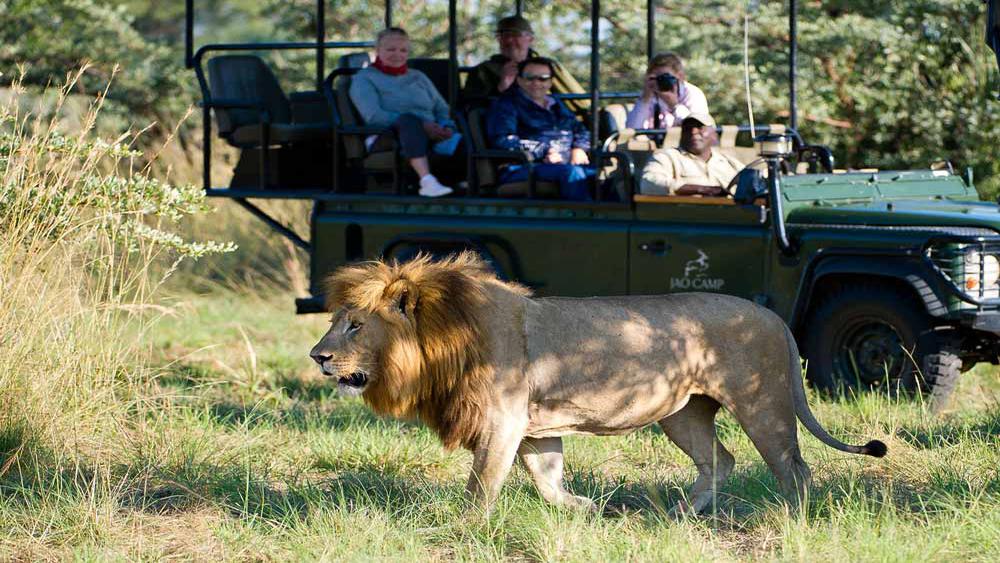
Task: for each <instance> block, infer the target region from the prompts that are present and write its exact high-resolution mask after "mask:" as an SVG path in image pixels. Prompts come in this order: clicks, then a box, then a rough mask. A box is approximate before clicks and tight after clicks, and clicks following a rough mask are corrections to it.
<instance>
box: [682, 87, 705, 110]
mask: <svg viewBox="0 0 1000 563" xmlns="http://www.w3.org/2000/svg"><path fill="white" fill-rule="evenodd" d="M684 89H685V90H686V94H687V95H686V96H685V99H683V100H681V102H682V103H683V104H684V105H685V106H686V107H687V108H688V109H689V110H691V113H709V114H710V113H711V112H710V111H708V99H707V98H706V97H705V92H702V90H701V88H699V87H697V86H695V85H694V84H691V83H690V82H685V83H684Z"/></svg>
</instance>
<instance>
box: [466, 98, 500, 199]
mask: <svg viewBox="0 0 1000 563" xmlns="http://www.w3.org/2000/svg"><path fill="white" fill-rule="evenodd" d="M486 113H487V110H486V109H485V108H473V109H471V110H469V113H468V115H467V117H466V119H467V121H468V124H469V144H470V145H471V147H472V151H473V152H479V151H482V150H485V149H488V148H490V145H489V139H488V138H487V133H486ZM473 164H474V165H475V167H476V169H475V174H476V176H477V177H478V178H479V185H480V186H483V187H485V186H496V185H497V179H498V177H499V176H498V175H497V166H496V161H494V160H491V159H486V158H477V159H475V162H474V163H473Z"/></svg>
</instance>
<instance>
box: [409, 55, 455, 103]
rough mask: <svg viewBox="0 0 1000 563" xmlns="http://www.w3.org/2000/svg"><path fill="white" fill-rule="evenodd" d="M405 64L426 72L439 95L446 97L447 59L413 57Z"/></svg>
mask: <svg viewBox="0 0 1000 563" xmlns="http://www.w3.org/2000/svg"><path fill="white" fill-rule="evenodd" d="M406 66H408V67H410V68H412V69H416V70H419V71H420V72H422V73H424V74H426V75H427V78H430V79H431V82H433V83H434V86H435V87H436V88H437V90H438V93H440V94H441V97H442V98H444V99H445V100H447V99H448V59H426V58H413V59H410V60H408V61H406Z"/></svg>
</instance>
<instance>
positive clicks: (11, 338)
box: [0, 69, 231, 477]
mask: <svg viewBox="0 0 1000 563" xmlns="http://www.w3.org/2000/svg"><path fill="white" fill-rule="evenodd" d="M85 70H86V69H84V70H83V71H80V72H79V73H77V74H76V75H75V76H74V77H73V79H71V80H69V81H68V82H67V84H66V86H65V87H64V88H63V89H62V92H61V95H60V96H58V102H57V107H62V105H63V103H64V102H65V99H66V95H67V93H68V92H69V91H71V90H72V89H73V88H74V87H75V86H76V81H75V79H76V78H79V76H80V75H81V74H83V73H84V72H85ZM13 89H14V92H15V95H14V96H13V97H12V98H11V99H10V100H9V101H8V103H7V104H6V105H5V106H4V107H0V390H2V391H0V477H2V476H3V474H4V473H8V472H10V471H17V470H18V469H24V467H23V465H22V464H23V463H25V462H27V461H30V460H39V459H45V460H47V461H49V462H52V463H54V464H55V465H54V466H55V467H59V466H62V465H63V464H64V463H68V462H70V461H71V460H77V461H78V460H79V455H80V454H82V455H83V456H86V454H89V453H97V452H101V453H105V454H112V453H113V452H114V450H115V444H119V443H120V440H119V439H120V437H121V436H120V435H121V434H122V433H123V432H126V431H127V429H128V426H129V425H130V424H131V422H130V420H134V417H133V418H129V417H127V416H126V415H127V414H128V413H129V412H131V411H133V410H134V409H135V408H136V407H137V406H139V405H140V404H141V400H142V396H143V394H142V390H143V389H144V387H145V385H146V383H147V381H148V378H149V375H150V372H149V369H148V368H147V367H146V366H145V365H144V363H143V361H142V359H141V357H142V353H141V347H140V346H139V341H138V339H137V338H136V336H135V335H136V334H138V335H140V337H141V335H142V334H143V330H144V329H145V328H147V327H148V325H149V323H150V322H151V321H152V320H153V319H154V317H153V316H151V315H149V314H148V313H149V312H151V311H152V312H156V311H157V310H161V309H157V307H156V305H155V303H153V301H152V296H153V293H154V291H155V289H156V287H157V285H158V284H159V281H160V280H162V279H163V277H164V276H166V275H169V274H170V272H171V271H172V268H171V265H175V264H176V263H177V261H179V260H181V259H183V258H185V257H199V256H202V255H205V254H208V253H213V252H220V251H226V250H229V249H230V248H231V245H229V244H219V243H214V242H209V243H192V242H187V241H184V240H182V239H181V238H180V237H178V236H177V235H176V234H175V233H174V232H173V227H174V226H175V225H176V221H177V220H179V219H181V218H182V217H184V216H186V215H190V214H192V213H199V212H201V211H203V210H204V209H205V206H204V203H203V201H202V195H201V192H200V191H198V190H196V189H195V188H193V187H175V186H171V185H169V184H166V183H164V182H162V181H160V180H156V179H153V178H151V177H149V176H148V174H147V173H146V169H145V168H141V167H139V166H138V165H137V160H136V157H137V156H139V155H138V153H137V152H136V151H134V150H132V149H131V148H130V146H131V143H132V142H134V140H135V139H136V135H133V134H125V135H122V136H120V137H118V138H117V139H114V140H111V141H106V140H103V139H100V138H96V137H95V136H94V135H93V130H94V124H95V122H96V120H97V116H98V114H99V111H100V109H101V106H102V104H103V101H104V99H105V98H104V97H103V96H98V97H97V98H96V99H95V101H94V103H93V104H92V106H91V108H90V111H89V112H88V113H87V114H86V116H85V118H84V120H83V124H82V126H81V128H80V129H79V131H76V132H74V133H72V134H65V133H62V132H60V131H59V129H58V127H57V126H56V124H57V122H58V120H57V117H58V116H57V117H56V118H53V119H51V120H42V119H39V118H38V117H36V116H31V115H22V114H20V112H19V110H18V109H17V108H18V94H19V93H21V92H23V89H22V88H21V85H20V83H19V82H16V83H15V84H14V85H13ZM56 113H57V114H58V111H57V112H56ZM161 264H163V265H165V266H164V267H160V265H161ZM154 274H156V275H154ZM130 335H132V336H130ZM102 457H104V456H102ZM113 457H114V456H113V455H108V456H107V459H113Z"/></svg>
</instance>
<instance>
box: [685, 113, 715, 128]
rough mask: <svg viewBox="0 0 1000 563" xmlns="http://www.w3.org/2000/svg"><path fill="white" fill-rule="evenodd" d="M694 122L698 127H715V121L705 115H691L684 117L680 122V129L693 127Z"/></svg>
mask: <svg viewBox="0 0 1000 563" xmlns="http://www.w3.org/2000/svg"><path fill="white" fill-rule="evenodd" d="M696 122H697V123H698V124H700V125H708V126H709V127H715V120H714V119H712V116H711V115H708V114H707V113H692V114H691V115H689V116H687V117H685V118H684V121H681V127H693V126H694V124H695V123H696Z"/></svg>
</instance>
